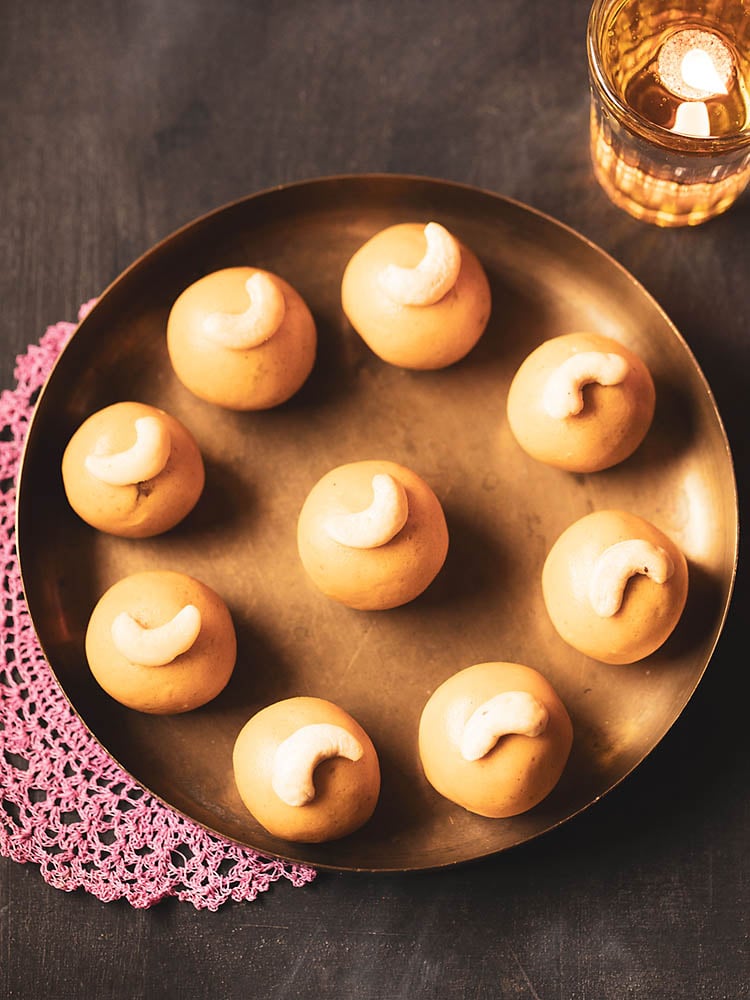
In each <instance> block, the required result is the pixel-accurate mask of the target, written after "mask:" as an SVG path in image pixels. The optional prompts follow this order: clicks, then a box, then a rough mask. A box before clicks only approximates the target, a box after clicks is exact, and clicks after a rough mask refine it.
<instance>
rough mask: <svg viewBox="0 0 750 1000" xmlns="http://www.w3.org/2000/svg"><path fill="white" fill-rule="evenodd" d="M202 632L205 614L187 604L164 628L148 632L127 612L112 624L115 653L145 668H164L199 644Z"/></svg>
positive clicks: (192, 605) (162, 626) (148, 629)
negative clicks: (202, 616) (199, 636)
mask: <svg viewBox="0 0 750 1000" xmlns="http://www.w3.org/2000/svg"><path fill="white" fill-rule="evenodd" d="M200 630H201V613H200V611H199V610H198V608H196V606H195V605H194V604H186V605H185V607H184V608H182V609H181V610H180V611H178V612H177V614H176V615H175V616H174V618H171V619H170V620H169V621H168V622H165V623H164V625H159V626H157V627H156V628H144V627H143V625H141V624H140V622H137V621H136V620H135V618H133V616H132V615H131V614H129V613H128V612H127V611H123V612H122V613H121V614H119V615H117V617H116V618H115V620H114V621H113V622H112V629H111V634H112V641H113V643H114V645H115V649H116V650H117V651H118V652H119V653H121V654H122V655H123V656H124V657H125V659H126V660H129V661H130V663H135V664H138V665H139V666H142V667H163V666H166V664H167V663H171V662H172V660H175V659H176V658H177V657H178V656H180V655H181V654H182V653H186V652H187V651H188V650H189V649H190V648H191V647H192V646H193V644H194V643H195V640H196V639H197V638H198V635H199V633H200Z"/></svg>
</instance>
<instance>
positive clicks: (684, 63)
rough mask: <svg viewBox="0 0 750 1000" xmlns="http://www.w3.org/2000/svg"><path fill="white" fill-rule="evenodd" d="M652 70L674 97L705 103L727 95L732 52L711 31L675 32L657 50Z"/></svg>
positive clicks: (688, 30) (732, 62)
mask: <svg viewBox="0 0 750 1000" xmlns="http://www.w3.org/2000/svg"><path fill="white" fill-rule="evenodd" d="M656 68H657V72H658V74H659V76H660V77H661V82H662V83H663V84H664V86H665V87H666V89H667V90H669V91H671V92H672V93H673V94H674V95H675V97H681V98H683V100H686V101H705V100H706V99H707V98H709V97H715V96H716V95H717V94H726V93H728V89H727V87H728V84H729V81H730V80H731V79H732V71H733V69H734V59H733V57H732V51H731V49H730V48H729V46H728V45H726V44H725V43H724V42H723V41H722V40H721V39H720V38H719V36H718V35H715V34H714V33H713V32H711V31H700V30H698V29H696V28H686V29H685V30H684V31H677V32H676V33H675V34H674V35H672V37H671V38H668V39H667V41H666V42H665V43H664V45H663V46H662V48H661V51H660V52H659V57H658V59H657V63H656Z"/></svg>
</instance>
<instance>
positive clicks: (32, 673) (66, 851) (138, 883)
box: [0, 303, 315, 910]
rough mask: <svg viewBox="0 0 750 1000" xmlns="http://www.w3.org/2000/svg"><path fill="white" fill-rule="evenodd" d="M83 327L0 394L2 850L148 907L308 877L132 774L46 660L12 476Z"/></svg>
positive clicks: (107, 895)
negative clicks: (180, 810)
mask: <svg viewBox="0 0 750 1000" xmlns="http://www.w3.org/2000/svg"><path fill="white" fill-rule="evenodd" d="M92 304H93V303H87V304H86V305H84V306H82V307H81V311H80V314H79V319H82V318H83V316H84V315H85V314H86V312H87V311H88V309H89V308H90V307H91V305H92ZM75 326H76V324H74V323H57V324H56V325H55V326H52V327H50V328H49V329H48V330H47V331H46V333H45V334H44V336H43V337H42V339H41V341H40V342H39V344H38V345H32V346H31V347H29V349H28V351H27V353H26V354H24V355H22V356H21V357H19V358H18V360H17V367H16V372H15V374H16V379H17V383H18V384H17V387H16V389H15V390H13V391H9V390H6V391H5V392H3V393H2V395H1V396H0V535H1V538H0V544H2V560H3V561H2V565H3V582H2V586H3V600H4V611H5V615H4V621H3V625H2V645H3V652H4V654H5V656H4V661H3V663H1V664H0V796H1V798H0V854H3V855H5V856H6V857H10V858H13V859H14V860H16V861H21V862H26V861H33V862H36V863H37V864H38V865H39V866H40V870H41V873H42V875H43V877H44V879H45V880H46V881H47V882H48V883H49V884H50V885H53V886H55V887H56V888H58V889H64V890H68V891H70V890H73V889H79V888H81V889H85V890H86V891H88V892H90V893H92V894H93V895H95V896H96V897H98V898H99V899H100V900H103V901H110V900H114V899H120V898H125V899H127V900H128V902H129V903H131V904H132V905H133V906H134V907H141V908H145V907H149V906H152V905H153V904H154V903H157V902H158V901H159V900H161V899H164V898H165V897H167V896H176V897H177V898H179V899H183V900H188V901H189V902H191V903H192V904H193V905H194V906H195V907H196V908H197V909H209V910H216V909H217V908H218V907H219V906H220V905H221V904H222V903H224V902H226V901H227V900H228V899H232V900H235V901H243V900H251V899H255V897H256V896H257V895H258V893H259V892H264V891H265V890H267V889H268V888H269V886H270V885H271V883H272V882H275V881H276V880H278V879H280V878H285V879H288V880H289V881H290V882H292V883H293V884H294V885H297V886H300V885H304V884H305V883H307V882H310V881H311V880H312V879H313V878H314V877H315V871H314V870H313V869H311V868H308V867H306V866H303V865H291V864H286V863H283V862H281V861H277V860H271V859H268V858H264V857H261V856H260V855H258V854H256V853H255V852H254V851H251V850H249V849H246V848H242V847H240V846H238V845H236V844H233V843H230V842H229V841H225V840H223V839H222V838H220V837H217V836H215V835H213V834H210V833H209V832H208V831H207V830H205V829H203V828H202V827H200V826H198V825H197V824H196V823H193V822H191V821H190V820H188V819H186V818H185V817H183V816H180V815H179V814H177V813H175V812H173V811H172V810H170V809H169V808H167V807H166V806H165V805H163V804H162V803H161V802H159V801H157V800H155V799H154V798H153V797H152V796H151V795H149V794H148V792H146V791H145V790H144V789H143V788H141V787H140V786H139V785H137V784H136V783H134V781H133V779H132V778H130V777H129V776H128V775H127V774H125V773H124V772H123V771H122V770H121V769H120V768H119V767H118V766H117V764H115V763H114V761H113V760H112V759H111V758H110V757H109V756H108V755H107V753H106V752H105V751H104V750H103V748H102V747H101V746H100V745H99V744H98V743H97V741H96V740H95V739H94V738H93V737H92V736H91V734H90V733H89V732H88V730H87V729H86V728H85V726H84V725H83V724H82V722H81V721H80V719H79V718H78V717H77V716H76V715H75V713H74V712H73V711H72V710H71V708H70V705H69V704H68V702H67V700H66V698H65V696H64V695H63V693H62V691H61V690H60V688H59V687H58V685H57V682H56V681H55V679H54V677H53V675H52V673H51V671H50V670H49V667H48V666H47V663H46V661H45V659H44V656H43V654H42V651H41V648H40V646H39V643H38V640H37V638H36V635H35V633H34V629H33V626H32V623H31V619H30V616H29V612H28V609H27V607H26V603H25V601H24V597H23V593H22V588H21V579H20V573H19V569H18V561H17V557H16V552H15V497H16V489H15V483H16V474H17V472H18V466H19V460H20V456H21V449H22V447H23V441H24V437H25V434H26V430H27V428H28V424H29V418H30V416H31V413H32V410H33V406H34V403H33V401H34V399H35V398H36V393H37V391H38V390H39V388H40V387H41V385H42V384H43V383H44V381H45V379H46V377H47V375H48V374H49V372H50V370H51V368H52V366H53V364H54V362H55V359H56V358H57V356H58V354H59V353H60V351H61V350H62V348H63V346H64V345H65V343H66V342H67V341H68V339H69V338H70V336H71V334H72V333H73V331H74V329H75Z"/></svg>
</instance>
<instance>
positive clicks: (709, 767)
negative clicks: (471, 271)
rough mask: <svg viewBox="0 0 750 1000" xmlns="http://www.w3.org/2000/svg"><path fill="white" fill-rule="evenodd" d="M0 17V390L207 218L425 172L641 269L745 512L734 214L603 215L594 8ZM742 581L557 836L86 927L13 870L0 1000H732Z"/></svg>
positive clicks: (352, 6) (740, 269)
mask: <svg viewBox="0 0 750 1000" xmlns="http://www.w3.org/2000/svg"><path fill="white" fill-rule="evenodd" d="M0 10H1V13H2V31H1V32H0V108H1V109H2V123H3V124H2V129H0V213H1V216H2V227H1V228H0V301H2V303H3V310H2V317H1V318H0V324H1V326H0V343H1V348H0V351H1V353H0V361H1V362H2V368H1V369H0V375H1V376H2V384H3V385H10V384H12V377H13V363H14V358H15V355H16V354H17V353H18V352H19V351H20V350H22V349H23V347H25V345H26V344H27V343H28V342H29V341H33V340H36V339H37V338H38V337H39V335H40V334H41V333H42V331H43V330H44V328H45V327H46V326H47V325H48V324H50V323H52V322H55V321H56V320H58V319H68V318H73V317H74V315H75V312H76V309H77V306H78V304H79V302H80V301H82V300H85V299H87V298H89V297H90V296H92V295H95V294H97V293H98V292H99V291H100V290H101V289H102V288H103V287H105V286H106V285H107V284H108V283H109V282H110V281H111V280H113V279H114V278H115V277H116V276H117V274H118V273H119V272H120V271H121V270H122V269H123V268H124V267H126V266H127V265H128V264H130V263H131V262H132V260H133V259H134V258H136V257H137V256H138V255H140V254H141V253H142V252H144V251H145V250H147V249H148V248H149V247H150V246H151V245H152V244H154V243H155V242H156V241H157V240H159V239H161V238H162V237H164V236H166V235H168V234H169V233H170V232H171V231H172V230H174V229H175V228H176V227H177V226H180V225H182V224H183V223H185V222H187V221H189V220H190V219H192V218H194V217H196V216H197V215H200V214H201V213H203V212H205V211H208V210H210V209H212V208H215V207H216V206H218V205H220V204H223V203H225V202H228V201H230V200H233V199H235V198H238V197H241V196H243V195H245V194H247V193H249V192H252V191H255V190H259V189H264V188H267V187H270V186H273V185H275V184H278V183H282V182H286V181H295V180H301V179H304V178H307V177H312V176H321V175H326V174H340V173H351V172H373V171H388V172H402V173H414V174H428V175H431V176H435V177H442V178H446V179H449V180H457V181H462V182H467V183H471V184H476V185H479V186H481V187H485V188H488V189H491V190H494V191H497V192H500V193H502V194H504V195H507V196H510V197H513V198H517V199H519V200H521V201H523V202H525V203H527V204H530V205H532V206H533V207H535V208H537V209H540V210H542V211H544V212H548V213H550V214H551V215H554V216H555V217H556V218H558V219H560V220H561V221H563V222H565V223H567V224H568V225H570V226H572V227H573V228H575V229H576V230H578V231H579V232H581V233H582V234H583V235H584V236H586V237H587V238H589V239H591V240H593V241H594V242H595V243H597V244H599V245H600V246H602V247H603V248H604V249H605V250H607V251H608V252H610V253H611V254H612V255H613V256H614V257H615V258H616V259H617V260H619V261H620V262H621V263H622V264H624V265H625V266H626V267H627V268H628V269H629V270H630V271H632V273H633V274H634V275H635V276H636V277H637V278H638V279H639V280H640V281H641V282H642V283H643V284H644V285H645V287H646V288H647V289H648V291H650V292H651V293H652V294H653V295H654V296H655V297H656V299H657V300H658V301H659V302H660V304H661V305H662V306H663V308H664V309H665V310H666V312H667V313H668V315H669V316H670V318H671V319H672V320H673V321H674V322H675V323H676V324H677V326H678V328H679V329H680V330H681V332H682V333H683V335H684V336H685V338H686V340H687V341H688V344H689V345H690V347H691V348H692V350H693V351H694V353H695V355H696V357H697V359H698V361H699V363H700V364H701V366H702V368H703V370H704V372H705V374H706V376H707V378H708V380H709V382H710V384H711V386H712V389H713V391H714V394H715V396H716V400H717V402H718V405H719V408H720V411H721V413H722V415H723V418H724V421H725V424H726V427H727V431H728V434H729V438H730V442H731V444H732V449H733V452H734V457H735V463H736V468H737V477H738V481H739V487H740V500H741V507H744V506H745V504H746V502H747V499H746V498H747V494H748V487H749V484H748V473H747V430H746V426H747V420H746V397H747V388H748V379H747V371H748V366H749V364H750V300H749V299H748V295H747V285H748V279H749V278H750V263H749V262H748V256H747V246H748V243H747V239H748V236H747V234H748V221H749V212H750V201H748V196H745V198H744V199H743V200H741V201H740V203H738V204H737V205H736V206H735V207H734V209H733V210H732V211H731V212H730V213H728V214H727V215H726V216H724V217H723V218H720V219H718V220H716V221H714V222H712V223H709V224H707V225H706V226H704V227H701V228H699V229H697V230H695V231H675V232H666V231H660V230H657V229H652V228H648V227H646V226H644V225H642V224H639V223H637V222H635V221H634V220H631V219H630V218H629V217H628V216H626V215H624V214H623V213H621V212H619V211H618V210H616V209H615V208H613V207H612V206H611V205H610V204H609V203H608V201H607V200H606V198H605V196H604V195H603V194H602V193H601V191H600V190H599V189H598V188H597V187H596V185H595V183H594V181H593V179H592V176H591V171H590V167H589V162H588V151H587V127H588V107H587V100H588V99H587V80H586V68H585V58H584V45H583V38H584V30H585V21H586V16H587V10H588V4H587V3H585V2H579V0H571V2H568V3H567V4H553V5H550V4H548V3H542V2H541V0H527V2H526V3H524V4H517V3H510V2H509V0H495V2H492V3H490V2H484V0H482V2H467V3H466V4H463V5H454V4H448V3H445V2H442V0H435V2H433V3H430V4H427V3H421V2H416V0H415V2H409V0H402V2H401V3H391V2H388V3H378V4H375V3H366V2H363V0H360V2H354V3H344V2H336V0H321V2H319V3H317V4H314V5H313V4H308V3H304V2H302V0H297V2H280V3H275V4H270V3H263V4H261V3H258V2H256V3H239V2H229V0H228V2H218V0H217V3H216V4H214V5H212V6H211V7H209V5H208V4H205V3H199V2H196V0H183V2H181V3H178V2H176V0H175V2H171V3H169V2H165V0H162V2H158V0H154V2H151V3H146V2H141V3H135V2H134V3H129V4H123V3H120V2H115V0H110V2H101V3H97V4H94V3H88V4H86V3H71V2H61V3H57V4H52V3H36V4H27V3H22V2H21V0H10V2H8V0H6V2H5V3H4V4H2V7H1V8H0ZM743 558H744V556H741V561H740V573H739V577H738V583H737V588H736V591H735V599H734V604H733V612H732V614H731V615H730V618H729V621H728V624H727V627H726V629H725V632H724V635H723V637H722V639H721V641H720V644H719V647H718V650H717V652H716V654H715V656H714V659H713V661H712V663H711V666H710V668H709V670H708V672H707V674H706V676H705V678H704V680H703V681H702V683H701V685H700V686H699V688H698V690H697V692H696V694H695V695H694V697H693V699H692V700H691V702H690V704H689V705H688V707H687V709H686V711H685V712H684V713H683V715H682V716H681V718H680V719H679V720H678V722H677V723H676V725H675V726H674V727H673V729H672V730H671V731H670V733H669V734H668V735H667V737H666V738H665V739H664V740H663V741H662V743H661V744H660V745H659V747H658V748H657V749H656V750H655V751H654V753H653V754H652V755H651V756H650V757H649V758H648V760H647V761H646V762H645V763H644V764H643V765H641V767H639V768H638V770H637V771H636V772H635V773H634V774H633V775H631V777H630V778H629V779H627V780H626V781H625V782H624V783H623V784H622V785H620V786H619V787H618V788H617V789H616V790H615V791H614V792H612V793H610V794H609V795H608V796H607V797H605V798H604V799H603V800H602V801H601V802H599V803H598V804H596V805H595V806H594V807H593V808H591V809H590V810H588V811H587V812H586V813H584V814H582V815H581V816H579V817H578V818H576V819H575V820H573V821H572V822H570V823H568V824H566V825H565V826H564V827H562V828H560V829H558V830H556V831H554V832H552V833H551V834H548V835H545V836H544V837H542V838H540V839H539V840H537V841H534V842H532V843H530V844H528V845H526V846H524V847H521V848H518V849H514V850H513V851H510V852H508V853H506V854H504V855H501V856H499V857H498V858H496V859H494V860H491V861H485V862H482V863H479V864H475V865H470V866H468V867H464V868H460V869H456V870H454V871H448V872H443V873H439V874H437V873H436V874H423V875H417V876H378V877H372V876H351V875H330V874H323V875H321V876H320V877H319V878H318V880H317V881H316V882H315V883H314V884H313V885H312V886H310V887H308V888H305V889H293V888H291V887H290V886H288V885H286V884H279V885H276V886H275V887H274V888H272V889H271V890H270V892H269V893H267V894H265V895H264V896H263V897H262V898H260V899H259V900H258V901H257V902H256V903H253V904H246V905H234V904H228V905H226V906H225V907H224V908H223V909H222V910H220V911H219V912H218V913H216V914H210V913H206V912H204V913H198V912H196V911H195V910H194V909H193V908H192V907H191V906H190V905H189V904H184V903H177V902H171V901H170V902H165V903H163V904H160V905H158V906H157V907H156V908H154V909H153V910H151V911H148V912H135V911H133V910H132V909H130V907H129V906H127V905H126V904H123V903H113V904H101V903H99V902H98V901H97V900H95V899H93V898H91V897H89V896H86V895H84V894H82V893H75V894H72V895H67V894H64V893H62V892H60V891H58V890H55V889H52V888H50V887H49V886H47V885H46V884H45V883H44V881H43V880H42V878H41V876H40V874H39V872H38V870H36V868H35V867H33V866H30V865H27V866H22V865H18V864H14V863H13V862H10V861H7V860H2V861H0V933H1V935H2V940H1V942H0V956H1V957H0V995H2V996H7V997H13V998H32V1000H34V998H37V997H39V998H41V997H51V998H67V997H97V998H98V997H102V998H107V997H133V998H141V997H143V998H149V997H153V996H158V995H162V996H168V997H185V998H203V997H225V996H226V997H247V996H251V997H268V998H281V997H284V998H286V997H308V996H309V997H314V996H337V997H354V996H357V997H363V998H368V1000H369V998H397V997H398V998H400V997H436V998H441V1000H443V998H445V1000H453V998H464V997H472V998H473V997H487V998H490V997H493V998H495V997H501V998H515V997H524V998H525V997H528V998H532V1000H534V998H536V1000H548V998H561V1000H562V998H575V1000H610V998H611V1000H620V998H627V997H638V998H654V997H657V998H667V1000H671V998H677V997H680V998H696V1000H697V998H700V1000H703V998H706V1000H708V998H711V1000H713V998H728V1000H737V998H743V997H747V996H750V990H749V988H748V979H749V977H750V968H749V966H750V963H749V961H748V913H747V911H748V902H749V901H750V892H748V885H747V880H748V870H747V844H748V833H749V831H750V816H749V815H748V792H747V785H748V781H747V779H748V759H749V755H748V744H747V736H746V733H747V718H746V709H745V706H744V705H743V701H742V696H743V695H744V692H745V691H746V689H747V679H746V666H745V663H744V660H745V659H746V657H745V656H744V654H743V655H742V656H739V655H738V654H737V652H736V651H735V650H736V649H737V648H739V649H742V648H743V647H742V640H743V638H744V629H743V625H744V622H743V620H742V618H743V610H744V608H745V607H746V606H747V600H748V585H747V582H746V579H745V572H744V570H743Z"/></svg>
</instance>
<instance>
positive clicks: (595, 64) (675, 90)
mask: <svg viewBox="0 0 750 1000" xmlns="http://www.w3.org/2000/svg"><path fill="white" fill-rule="evenodd" d="M587 50H588V62H589V78H590V82H591V157H592V162H593V168H594V174H595V176H596V178H597V180H598V181H599V183H600V184H601V186H602V187H603V188H604V190H605V191H606V193H607V194H608V195H609V197H610V198H611V199H612V201H613V202H614V203H615V204H616V205H618V206H619V207H620V208H623V209H625V210H626V211H627V212H629V213H630V214H631V215H634V216H635V217H636V218H638V219H643V220H645V221H646V222H651V223H655V224H656V225H659V226H685V225H697V224H699V223H701V222H705V221H706V220H707V219H711V218H713V217H714V216H716V215H718V214H719V213H720V212H723V211H725V210H726V209H727V208H729V206H730V205H731V204H732V203H733V202H734V201H735V200H736V199H737V197H738V196H739V195H740V194H741V193H742V191H743V190H744V188H745V187H746V186H747V184H748V181H750V95H749V94H748V90H750V0H705V2H700V0H672V2H663V0H597V2H595V3H594V5H593V7H592V8H591V12H590V15H589V22H588V30H587Z"/></svg>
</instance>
